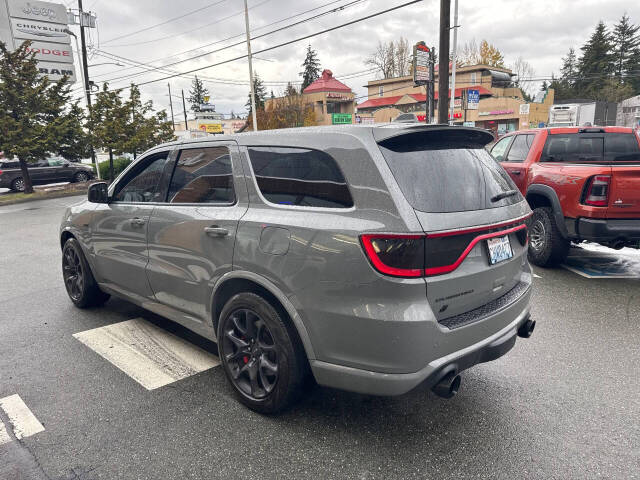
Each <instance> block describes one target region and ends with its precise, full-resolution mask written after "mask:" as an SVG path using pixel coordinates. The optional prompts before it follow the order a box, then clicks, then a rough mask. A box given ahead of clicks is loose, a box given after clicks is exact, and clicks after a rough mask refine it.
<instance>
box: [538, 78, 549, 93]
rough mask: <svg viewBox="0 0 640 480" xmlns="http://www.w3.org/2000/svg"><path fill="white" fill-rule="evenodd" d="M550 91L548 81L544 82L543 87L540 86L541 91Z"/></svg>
mask: <svg viewBox="0 0 640 480" xmlns="http://www.w3.org/2000/svg"><path fill="white" fill-rule="evenodd" d="M548 89H549V84H548V83H547V81H546V80H543V81H542V85H541V86H540V91H542V92H546V91H547V90H548Z"/></svg>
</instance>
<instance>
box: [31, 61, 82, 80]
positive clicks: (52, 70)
mask: <svg viewBox="0 0 640 480" xmlns="http://www.w3.org/2000/svg"><path fill="white" fill-rule="evenodd" d="M37 67H38V71H39V72H40V74H41V75H46V76H48V77H49V80H51V81H53V82H57V81H58V80H60V79H61V78H62V77H63V76H65V75H66V76H67V81H68V82H75V81H76V71H75V69H74V68H73V65H71V64H67V63H53V62H38V65H37Z"/></svg>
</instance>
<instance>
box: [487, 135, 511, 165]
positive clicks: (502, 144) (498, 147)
mask: <svg viewBox="0 0 640 480" xmlns="http://www.w3.org/2000/svg"><path fill="white" fill-rule="evenodd" d="M511 140H513V137H505V138H503V139H502V140H500V141H498V143H496V144H495V145H494V146H493V148H492V149H491V155H493V158H495V159H496V160H497V161H499V162H503V161H504V152H506V150H507V147H508V146H509V143H511Z"/></svg>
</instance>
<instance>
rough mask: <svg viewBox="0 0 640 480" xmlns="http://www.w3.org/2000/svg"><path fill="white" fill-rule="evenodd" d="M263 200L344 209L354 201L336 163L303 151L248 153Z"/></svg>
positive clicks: (257, 149) (258, 150)
mask: <svg viewBox="0 0 640 480" xmlns="http://www.w3.org/2000/svg"><path fill="white" fill-rule="evenodd" d="M249 158H250V159H251V166H252V168H253V173H254V174H255V176H256V181H257V182H258V188H260V192H261V193H262V196H263V197H264V198H265V199H267V200H268V201H269V202H272V203H277V204H281V205H299V206H306V207H327V208H346V207H351V206H353V200H352V199H351V194H350V193H349V188H348V187H347V182H346V181H345V179H344V177H343V176H342V172H341V171H340V169H339V168H338V165H337V164H336V162H335V160H333V158H331V157H330V156H329V155H328V154H327V153H325V152H319V151H317V150H308V149H303V148H279V147H268V148H265V147H254V148H250V149H249Z"/></svg>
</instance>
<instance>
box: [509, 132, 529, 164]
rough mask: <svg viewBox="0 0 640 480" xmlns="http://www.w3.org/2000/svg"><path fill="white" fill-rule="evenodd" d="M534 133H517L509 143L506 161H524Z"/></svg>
mask: <svg viewBox="0 0 640 480" xmlns="http://www.w3.org/2000/svg"><path fill="white" fill-rule="evenodd" d="M533 137H535V135H518V136H516V138H515V140H514V141H513V143H512V144H511V148H510V149H509V153H508V154H507V162H524V161H525V160H526V158H527V155H528V154H529V149H530V148H531V144H532V143H533Z"/></svg>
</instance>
